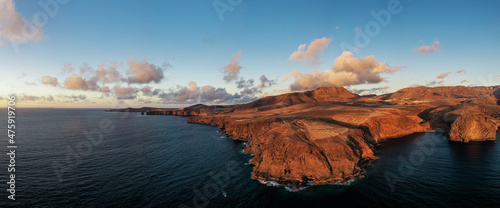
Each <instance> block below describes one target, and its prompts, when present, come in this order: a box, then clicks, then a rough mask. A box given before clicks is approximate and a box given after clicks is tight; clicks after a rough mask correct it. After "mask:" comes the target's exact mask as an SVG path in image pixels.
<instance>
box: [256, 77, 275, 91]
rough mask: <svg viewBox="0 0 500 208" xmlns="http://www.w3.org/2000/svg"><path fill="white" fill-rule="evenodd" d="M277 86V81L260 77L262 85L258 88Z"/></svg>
mask: <svg viewBox="0 0 500 208" xmlns="http://www.w3.org/2000/svg"><path fill="white" fill-rule="evenodd" d="M275 84H276V80H269V79H267V77H266V76H265V75H262V76H260V84H259V86H257V87H258V88H260V89H264V88H268V87H271V86H273V85H275Z"/></svg>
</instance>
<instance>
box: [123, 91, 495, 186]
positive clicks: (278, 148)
mask: <svg viewBox="0 0 500 208" xmlns="http://www.w3.org/2000/svg"><path fill="white" fill-rule="evenodd" d="M464 89H465V90H468V91H465V92H464ZM485 89H490V91H491V92H490V94H488V93H482V92H481V93H478V95H480V96H476V97H473V96H470V95H467V93H470V92H476V91H478V89H477V88H472V87H471V88H463V87H462V88H460V89H458V91H459V93H461V95H460V96H456V95H453V96H447V95H446V97H445V98H446V99H443V96H442V95H441V96H438V98H432V99H433V100H432V101H426V102H422V101H419V99H422V98H419V99H415V98H412V97H410V98H408V93H406V94H405V93H404V91H409V90H410V91H411V90H412V89H403V90H400V91H403V94H404V95H403V99H398V97H397V96H398V95H399V94H401V92H400V91H398V92H396V93H393V94H392V95H382V96H378V97H375V98H364V97H361V96H358V95H355V94H352V93H350V92H348V91H347V90H345V89H344V88H318V89H316V90H313V91H307V92H303V93H290V94H285V95H278V96H272V97H265V98H262V99H260V100H257V101H254V102H251V103H247V104H241V105H233V106H205V105H200V104H198V105H194V106H191V107H187V108H183V109H154V108H147V111H146V114H147V115H176V116H189V117H188V118H187V122H189V123H198V124H206V125H211V126H218V127H219V128H220V132H221V133H226V134H228V135H229V136H230V137H231V138H233V139H236V140H241V141H245V142H246V148H245V149H244V152H245V153H246V154H251V155H254V156H253V158H252V159H251V161H250V162H249V163H248V164H249V165H253V166H254V167H253V171H252V178H254V179H256V180H258V181H260V182H263V183H270V182H276V183H278V184H281V185H284V186H285V187H287V188H290V189H291V190H300V189H301V188H302V187H306V186H308V185H311V184H314V185H324V184H338V183H348V182H349V181H352V179H353V178H362V177H363V175H364V171H365V168H366V167H367V166H369V165H370V164H371V162H372V161H374V160H376V159H378V158H377V157H376V155H375V153H374V147H375V146H377V145H379V144H380V143H381V142H383V141H385V140H388V139H395V138H400V137H403V136H407V135H411V134H414V133H419V132H445V134H447V135H448V136H449V140H450V141H459V142H471V141H489V140H495V139H496V138H495V137H493V138H492V137H491V134H493V135H496V130H497V129H498V127H499V126H500V119H499V118H500V107H499V106H498V105H497V102H498V100H494V99H493V98H496V97H494V95H495V93H497V92H498V89H497V88H485ZM491 89H492V90H491ZM419 90H423V89H422V88H417V89H416V91H419ZM424 90H431V91H439V90H441V91H442V89H439V88H428V89H424ZM445 90H448V91H451V92H453V90H449V89H445ZM479 90H482V88H481V89H479ZM414 91H415V90H414ZM483 91H484V90H483ZM410 94H416V95H421V94H422V93H414V92H411V93H410ZM423 94H424V95H426V94H429V93H423ZM435 94H437V93H435V92H434V93H432V94H431V95H435ZM485 94H486V95H487V96H485ZM488 96H489V97H488ZM424 99H429V97H426V98H424ZM410 101H411V102H410ZM144 110H145V109H137V110H130V109H128V110H126V109H123V110H116V111H126V112H144ZM457 112H459V113H457Z"/></svg>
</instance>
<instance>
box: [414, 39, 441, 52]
mask: <svg viewBox="0 0 500 208" xmlns="http://www.w3.org/2000/svg"><path fill="white" fill-rule="evenodd" d="M440 45H441V43H440V42H439V41H437V40H436V41H434V42H432V44H431V45H429V46H426V45H422V46H420V47H418V48H417V52H418V53H420V54H433V53H439V52H441V49H439V46H440Z"/></svg>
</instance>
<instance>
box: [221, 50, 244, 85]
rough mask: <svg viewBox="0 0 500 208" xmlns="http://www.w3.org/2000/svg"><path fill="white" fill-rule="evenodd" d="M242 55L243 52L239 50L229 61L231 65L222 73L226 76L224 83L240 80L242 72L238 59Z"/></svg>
mask: <svg viewBox="0 0 500 208" xmlns="http://www.w3.org/2000/svg"><path fill="white" fill-rule="evenodd" d="M240 55H241V50H239V51H238V52H237V53H236V54H234V55H233V57H232V58H231V59H230V60H229V64H228V65H227V66H225V67H224V71H223V72H222V73H223V74H224V78H223V79H224V81H226V83H229V82H232V81H234V80H237V79H238V76H239V75H240V70H241V68H242V67H241V66H240V65H239V64H238V58H239V57H240Z"/></svg>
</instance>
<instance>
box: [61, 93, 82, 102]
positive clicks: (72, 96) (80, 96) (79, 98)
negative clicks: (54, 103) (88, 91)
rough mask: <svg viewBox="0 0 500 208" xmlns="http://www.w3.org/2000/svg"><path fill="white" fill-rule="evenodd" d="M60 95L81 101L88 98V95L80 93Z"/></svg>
mask: <svg viewBox="0 0 500 208" xmlns="http://www.w3.org/2000/svg"><path fill="white" fill-rule="evenodd" d="M60 97H64V98H70V99H73V101H79V100H85V99H87V96H86V95H83V94H80V95H62V96H60Z"/></svg>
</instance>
